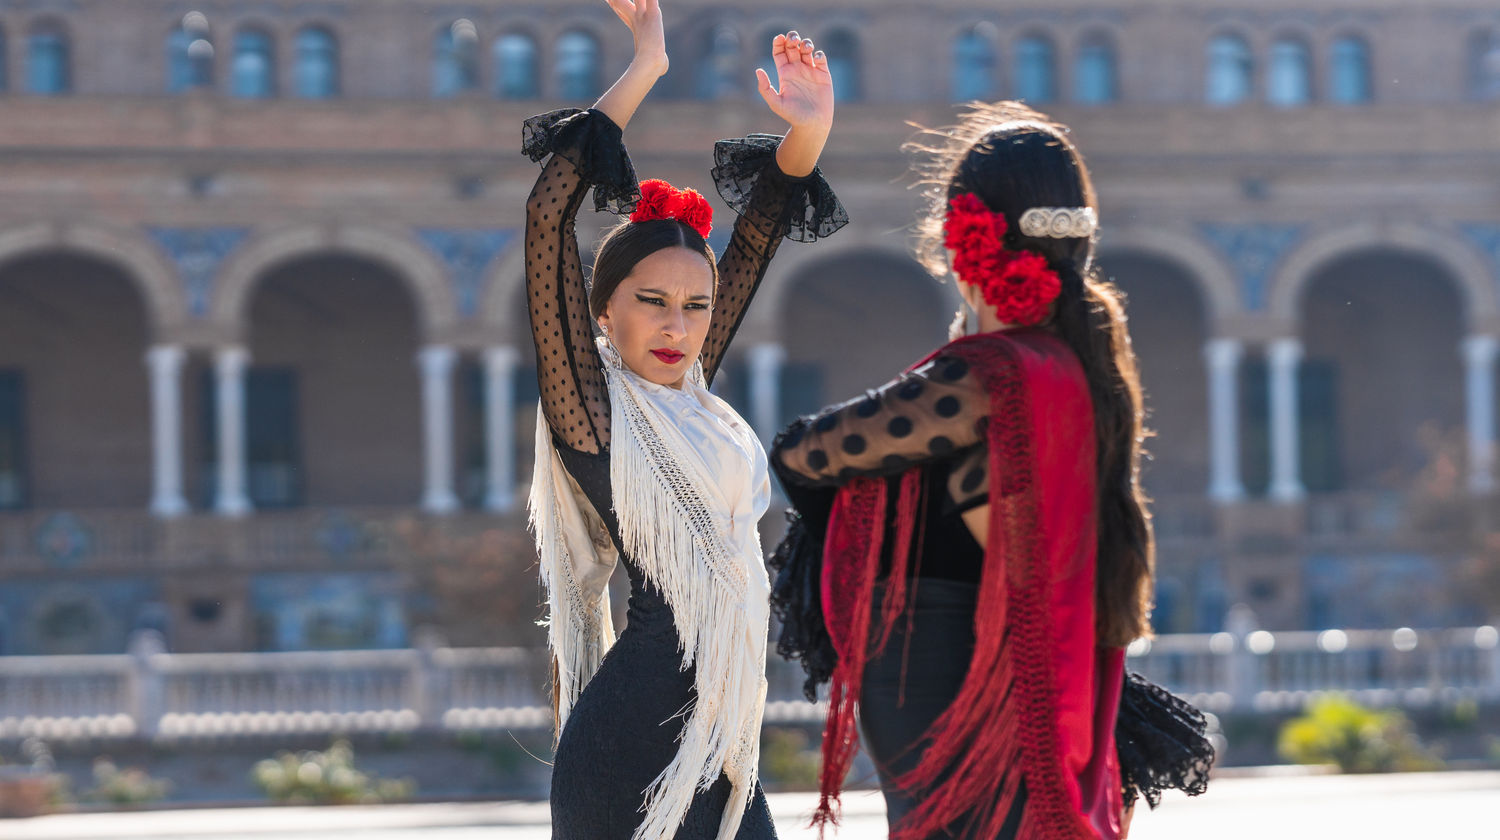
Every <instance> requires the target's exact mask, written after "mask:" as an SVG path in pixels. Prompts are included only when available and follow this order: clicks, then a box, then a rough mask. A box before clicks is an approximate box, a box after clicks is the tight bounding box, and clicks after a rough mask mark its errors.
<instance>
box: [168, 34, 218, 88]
mask: <svg viewBox="0 0 1500 840" xmlns="http://www.w3.org/2000/svg"><path fill="white" fill-rule="evenodd" d="M213 83H214V45H213V43H212V42H211V41H209V40H208V33H207V32H206V31H201V32H200V31H194V30H190V29H188V28H186V27H183V28H181V29H177V30H174V31H173V32H172V34H170V35H168V36H167V92H168V93H182V92H183V91H185V90H191V89H192V88H196V87H212V86H213Z"/></svg>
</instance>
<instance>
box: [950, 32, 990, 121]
mask: <svg viewBox="0 0 1500 840" xmlns="http://www.w3.org/2000/svg"><path fill="white" fill-rule="evenodd" d="M998 34H999V33H998V31H997V30H996V28H995V25H994V24H993V23H989V22H983V23H976V24H974V25H973V26H970V27H969V28H967V29H965V30H964V31H963V32H961V33H959V35H958V37H957V38H955V39H954V41H953V78H952V80H951V82H950V84H949V96H950V97H951V98H952V99H953V101H954V102H970V101H973V100H975V99H994V98H995V97H997V96H999V95H1000V84H999V79H997V78H996V76H997V74H998V71H999V64H1000V55H999V52H998V51H997V50H996V49H995V38H996V36H997V35H998Z"/></svg>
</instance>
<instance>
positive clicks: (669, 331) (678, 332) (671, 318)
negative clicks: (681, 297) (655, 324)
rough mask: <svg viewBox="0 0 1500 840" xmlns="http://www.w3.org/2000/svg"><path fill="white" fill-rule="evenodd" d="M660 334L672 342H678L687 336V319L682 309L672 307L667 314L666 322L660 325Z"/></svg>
mask: <svg viewBox="0 0 1500 840" xmlns="http://www.w3.org/2000/svg"><path fill="white" fill-rule="evenodd" d="M661 332H662V335H663V336H666V337H667V338H668V339H670V340H672V341H678V340H680V339H681V338H682V337H683V336H685V335H687V318H686V317H685V316H684V315H683V313H682V309H680V308H678V307H673V308H672V309H671V310H670V311H669V312H668V313H667V318H666V320H665V321H664V322H663V323H662V325H661Z"/></svg>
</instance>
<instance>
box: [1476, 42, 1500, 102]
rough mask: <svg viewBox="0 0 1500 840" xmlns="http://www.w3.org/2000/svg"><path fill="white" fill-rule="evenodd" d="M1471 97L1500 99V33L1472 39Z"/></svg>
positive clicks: (1488, 99)
mask: <svg viewBox="0 0 1500 840" xmlns="http://www.w3.org/2000/svg"><path fill="white" fill-rule="evenodd" d="M1469 96H1470V97H1471V98H1473V99H1479V100H1486V101H1493V100H1496V99H1500V32H1495V31H1490V32H1480V33H1479V34H1477V35H1475V36H1474V37H1473V38H1472V39H1470V42H1469Z"/></svg>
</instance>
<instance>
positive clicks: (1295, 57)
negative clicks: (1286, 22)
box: [1266, 37, 1312, 107]
mask: <svg viewBox="0 0 1500 840" xmlns="http://www.w3.org/2000/svg"><path fill="white" fill-rule="evenodd" d="M1266 100H1267V101H1268V102H1270V103H1271V104H1272V105H1281V106H1284V107H1291V106H1296V105H1306V104H1307V103H1309V102H1311V101H1312V56H1311V52H1310V51H1309V50H1308V48H1307V44H1306V43H1304V42H1303V41H1302V40H1301V39H1298V38H1291V37H1286V38H1278V39H1276V42H1275V43H1273V44H1271V62H1270V64H1269V65H1268V70H1267V76H1266Z"/></svg>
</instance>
